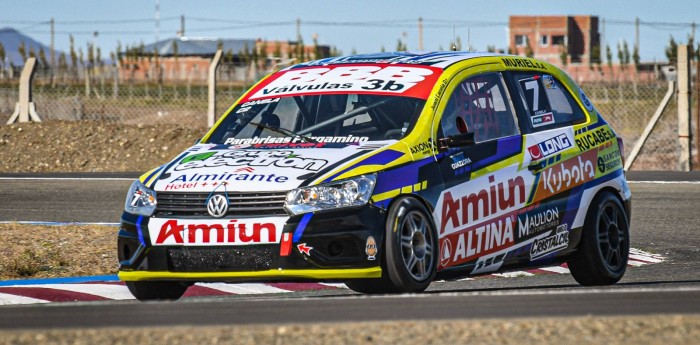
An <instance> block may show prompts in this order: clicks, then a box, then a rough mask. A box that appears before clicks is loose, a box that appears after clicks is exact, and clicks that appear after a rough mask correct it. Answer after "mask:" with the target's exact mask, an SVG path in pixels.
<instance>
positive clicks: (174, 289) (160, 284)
mask: <svg viewBox="0 0 700 345" xmlns="http://www.w3.org/2000/svg"><path fill="white" fill-rule="evenodd" d="M126 287H127V288H129V292H131V294H132V295H134V297H136V299H137V300H139V301H157V300H173V301H174V300H177V299H179V298H180V297H182V295H184V294H185V291H187V287H188V285H187V284H184V283H181V282H169V281H156V282H151V281H138V282H126Z"/></svg>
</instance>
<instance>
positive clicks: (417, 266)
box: [384, 197, 439, 292]
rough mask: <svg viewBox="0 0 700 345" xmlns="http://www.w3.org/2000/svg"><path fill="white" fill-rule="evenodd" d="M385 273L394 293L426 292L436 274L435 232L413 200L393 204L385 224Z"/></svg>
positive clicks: (418, 204) (426, 213)
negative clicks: (395, 291)
mask: <svg viewBox="0 0 700 345" xmlns="http://www.w3.org/2000/svg"><path fill="white" fill-rule="evenodd" d="M385 228H386V232H385V243H386V246H385V247H386V250H385V251H384V254H385V255H386V260H385V262H386V273H387V275H388V278H389V280H390V281H391V283H392V284H393V285H394V286H395V287H396V290H397V291H398V292H420V291H423V290H425V289H427V288H428V285H430V283H431V282H432V280H433V278H435V273H436V272H437V263H438V262H437V255H436V254H437V253H438V252H439V250H437V231H435V225H434V223H433V220H432V218H431V216H430V213H429V212H428V210H427V209H426V208H425V206H423V204H422V203H421V202H419V201H418V200H416V199H415V198H411V197H405V198H401V199H399V200H397V201H396V202H395V203H394V204H393V205H392V206H391V208H390V209H389V213H388V215H387V220H386V227H385Z"/></svg>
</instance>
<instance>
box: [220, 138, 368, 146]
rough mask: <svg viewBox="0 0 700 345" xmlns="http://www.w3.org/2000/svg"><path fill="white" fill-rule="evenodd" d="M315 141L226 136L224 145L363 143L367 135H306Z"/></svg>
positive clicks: (366, 139)
mask: <svg viewBox="0 0 700 345" xmlns="http://www.w3.org/2000/svg"><path fill="white" fill-rule="evenodd" d="M306 138H309V139H312V140H314V141H316V142H315V143H310V142H308V141H306V139H304V137H300V136H297V137H272V136H267V137H266V138H258V137H256V138H249V139H236V138H228V139H226V141H225V142H224V144H225V145H255V144H267V145H273V144H277V145H280V146H282V147H281V148H296V147H323V145H321V146H318V145H319V144H329V143H343V144H353V143H364V142H365V141H368V140H369V137H356V136H354V135H347V136H343V137H335V136H330V137H328V136H318V137H306Z"/></svg>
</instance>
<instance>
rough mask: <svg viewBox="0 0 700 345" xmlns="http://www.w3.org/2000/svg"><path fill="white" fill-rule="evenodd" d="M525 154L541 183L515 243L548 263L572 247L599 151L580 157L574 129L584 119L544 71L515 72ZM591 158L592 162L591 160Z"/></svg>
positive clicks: (531, 257)
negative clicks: (571, 232)
mask: <svg viewBox="0 0 700 345" xmlns="http://www.w3.org/2000/svg"><path fill="white" fill-rule="evenodd" d="M506 76H507V79H508V80H510V82H511V86H512V89H515V90H516V92H515V96H514V103H515V106H516V109H519V111H518V113H519V115H520V116H519V119H520V124H521V128H522V131H523V137H524V143H525V145H524V146H525V152H524V154H523V165H525V166H527V168H528V170H530V171H531V173H532V174H533V175H534V176H536V178H537V181H538V182H537V184H536V186H535V189H534V190H533V193H532V195H531V196H530V200H528V203H529V204H530V207H529V208H528V210H527V212H523V213H521V214H520V215H518V230H517V233H516V237H517V240H518V241H520V242H522V243H532V244H531V245H528V247H529V250H528V251H523V252H522V259H523V260H529V261H546V260H550V259H551V258H552V257H554V256H556V253H557V252H559V251H561V250H563V249H566V248H567V247H568V244H569V236H568V232H569V230H570V227H571V224H572V222H573V219H574V217H575V216H576V211H577V210H578V208H579V201H580V198H581V192H582V189H583V184H584V183H586V182H588V181H590V180H592V179H593V178H594V177H595V169H594V166H595V164H594V162H595V158H596V157H595V152H593V153H585V154H581V152H580V151H579V150H578V149H577V148H576V145H575V142H574V127H573V126H574V125H575V124H578V123H582V122H585V121H586V116H585V113H584V112H583V110H582V109H581V107H580V106H579V105H578V103H577V102H576V101H575V99H574V98H573V96H572V95H571V94H570V92H569V91H568V90H567V89H566V87H565V84H563V83H562V82H560V81H559V80H558V79H557V78H556V77H555V76H553V75H550V74H547V73H543V72H511V73H508V74H507V75H506ZM591 155H592V157H591Z"/></svg>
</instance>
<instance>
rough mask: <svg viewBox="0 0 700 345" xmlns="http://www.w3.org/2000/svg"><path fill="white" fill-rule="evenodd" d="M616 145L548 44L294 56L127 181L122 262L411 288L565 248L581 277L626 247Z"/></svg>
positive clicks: (199, 273) (189, 274) (609, 266)
mask: <svg viewBox="0 0 700 345" xmlns="http://www.w3.org/2000/svg"><path fill="white" fill-rule="evenodd" d="M622 151H623V146H622V141H621V139H620V138H619V137H618V136H617V135H616V134H615V132H614V131H613V129H612V128H611V127H610V126H609V125H608V124H607V122H605V120H604V119H603V117H602V116H601V114H600V113H598V111H597V110H596V108H595V107H594V106H593V104H591V102H590V100H589V99H588V98H587V97H586V95H585V93H584V92H583V90H582V89H581V88H580V87H579V86H577V85H576V84H575V83H574V82H573V81H572V80H571V78H569V77H568V76H567V75H566V74H565V73H564V72H562V71H561V70H559V69H558V68H557V67H555V66H553V65H550V64H548V63H546V62H542V61H538V60H534V59H530V58H523V57H518V56H510V55H497V54H484V53H467V52H431V53H381V54H372V55H356V56H347V57H338V58H328V59H323V60H317V61H312V62H308V63H303V64H299V65H295V66H292V67H289V68H286V69H284V70H281V71H278V72H275V73H273V74H271V75H269V76H268V77H266V78H264V79H263V80H261V81H260V82H259V83H258V84H257V85H255V86H254V87H252V88H251V89H250V90H248V91H247V92H246V93H245V94H244V95H243V96H242V97H241V98H240V99H239V100H238V101H237V102H235V103H234V104H233V106H232V107H231V108H230V109H229V110H228V111H227V112H226V113H225V115H224V116H222V117H221V119H220V120H219V121H218V122H217V123H216V125H214V127H213V128H211V130H209V132H208V133H207V134H206V135H205V136H204V137H203V138H202V139H201V140H200V141H199V143H198V144H196V145H195V146H193V147H191V148H190V149H188V150H186V151H185V152H183V153H182V154H180V155H179V156H178V157H176V158H175V159H173V160H172V161H171V162H169V163H167V164H165V165H162V166H160V167H158V168H156V169H154V170H152V171H150V172H148V173H146V174H144V175H143V176H141V177H140V178H139V180H138V181H135V182H134V183H133V185H132V186H131V188H130V189H129V191H128V195H127V198H126V204H125V210H124V213H123V215H122V221H121V227H120V230H119V237H118V252H119V253H118V254H119V260H120V268H119V278H120V279H121V280H123V281H126V284H127V286H128V287H129V290H130V291H131V292H132V293H133V295H134V296H135V297H136V298H138V299H140V300H149V299H177V298H179V297H181V296H182V295H183V294H184V293H185V291H186V289H187V288H188V286H190V285H192V284H193V283H195V282H211V281H217V282H244V281H246V282H249V281H266V282H269V281H309V280H311V281H341V282H344V283H345V284H346V285H347V286H348V287H349V288H350V289H352V290H355V291H358V292H363V293H396V292H419V291H423V290H425V289H426V288H427V287H428V286H429V285H430V283H431V281H433V280H435V279H455V278H461V277H465V276H473V275H480V274H485V273H493V272H498V271H504V270H509V269H523V268H534V267H538V266H542V265H552V264H558V263H562V262H566V263H568V267H569V269H570V271H571V274H572V275H573V277H574V278H575V279H576V281H578V282H579V283H581V284H583V285H605V284H613V283H615V282H617V281H618V280H620V278H621V277H622V276H623V274H624V272H625V268H626V264H627V257H628V251H629V222H630V219H629V217H630V197H631V193H630V190H629V188H628V186H627V183H626V181H625V175H624V171H623V169H622V166H623V164H622V157H623V152H622Z"/></svg>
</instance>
